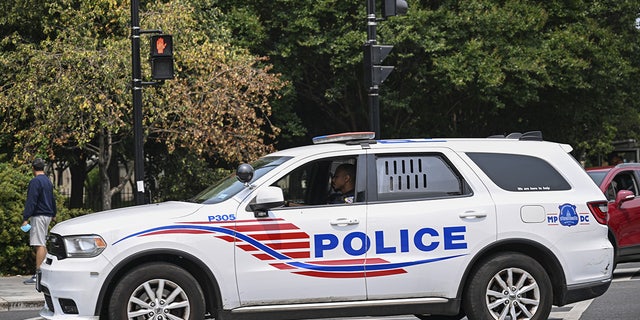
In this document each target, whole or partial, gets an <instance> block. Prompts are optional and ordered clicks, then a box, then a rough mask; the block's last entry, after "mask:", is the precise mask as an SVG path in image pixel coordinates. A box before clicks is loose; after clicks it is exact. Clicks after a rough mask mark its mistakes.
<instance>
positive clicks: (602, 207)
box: [587, 201, 609, 224]
mask: <svg viewBox="0 0 640 320" xmlns="http://www.w3.org/2000/svg"><path fill="white" fill-rule="evenodd" d="M587 206H588V207H589V210H590V211H591V215H593V216H594V217H595V218H596V220H597V221H598V222H599V223H600V224H607V221H608V220H609V203H608V202H607V201H591V202H587Z"/></svg>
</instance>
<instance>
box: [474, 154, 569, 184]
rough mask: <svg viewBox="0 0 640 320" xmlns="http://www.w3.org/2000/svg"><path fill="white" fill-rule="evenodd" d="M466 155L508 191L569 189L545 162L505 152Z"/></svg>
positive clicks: (559, 175) (560, 176)
mask: <svg viewBox="0 0 640 320" xmlns="http://www.w3.org/2000/svg"><path fill="white" fill-rule="evenodd" d="M467 156H469V158H471V160H473V162H475V164H476V165H478V167H480V169H482V171H483V172H484V173H485V174H486V175H487V176H489V178H490V179H491V180H492V181H493V182H494V183H495V184H496V185H498V187H500V188H502V189H504V190H507V191H517V192H527V191H559V190H570V189H571V186H570V185H569V183H568V182H567V180H565V179H564V177H563V176H562V175H561V174H560V173H559V172H558V171H557V170H556V169H555V168H554V167H553V166H551V164H549V163H548V162H547V161H545V160H544V159H541V158H538V157H533V156H527V155H521V154H507V153H482V152H470V153H467Z"/></svg>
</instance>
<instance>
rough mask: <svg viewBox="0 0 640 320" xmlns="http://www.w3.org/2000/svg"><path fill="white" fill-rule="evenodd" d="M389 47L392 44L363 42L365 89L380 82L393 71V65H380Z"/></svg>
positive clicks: (387, 53)
mask: <svg viewBox="0 0 640 320" xmlns="http://www.w3.org/2000/svg"><path fill="white" fill-rule="evenodd" d="M391 49H393V46H389V45H375V44H371V43H368V42H367V43H365V44H364V76H365V84H364V85H365V87H366V88H367V89H368V88H371V87H374V86H379V85H380V84H382V82H384V80H385V79H386V78H387V77H388V76H389V74H391V71H393V66H381V65H380V64H381V63H382V60H384V58H386V57H387V55H389V52H391Z"/></svg>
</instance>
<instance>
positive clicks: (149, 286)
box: [108, 263, 205, 320]
mask: <svg viewBox="0 0 640 320" xmlns="http://www.w3.org/2000/svg"><path fill="white" fill-rule="evenodd" d="M159 291H161V292H160V294H159V295H158V292H159ZM204 305H205V303H204V294H203V293H202V289H201V288H200V285H199V284H198V282H197V281H196V279H195V278H194V277H193V276H192V275H191V274H189V273H188V272H187V271H185V270H184V269H182V268H180V267H178V266H176V265H173V264H169V263H148V264H144V265H142V266H140V267H136V268H134V269H132V270H131V271H129V273H127V274H126V275H125V276H124V277H123V278H122V279H120V281H118V284H117V285H116V287H115V288H114V290H113V294H112V295H111V298H110V299H109V309H108V312H109V319H111V320H125V319H130V320H141V319H155V320H165V319H184V320H202V319H204V315H205V308H204Z"/></svg>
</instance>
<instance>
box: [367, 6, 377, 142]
mask: <svg viewBox="0 0 640 320" xmlns="http://www.w3.org/2000/svg"><path fill="white" fill-rule="evenodd" d="M377 25H378V22H377V21H376V1H375V0H367V43H366V44H365V50H368V49H367V47H369V48H372V47H373V46H374V45H376V32H377V31H376V27H377ZM369 50H370V49H369ZM366 56H367V54H366V53H365V69H368V70H365V73H367V72H372V71H371V69H372V68H373V62H372V61H371V60H372V59H371V57H368V58H367V57H366ZM367 60H368V61H367ZM366 78H367V81H366V82H367V83H365V85H366V86H367V87H368V94H367V102H368V103H369V118H370V119H369V122H370V127H371V131H373V132H375V135H376V136H375V137H376V139H380V138H381V136H380V94H379V91H380V90H379V88H378V85H376V84H375V83H374V82H373V81H372V79H371V76H367V77H366Z"/></svg>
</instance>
